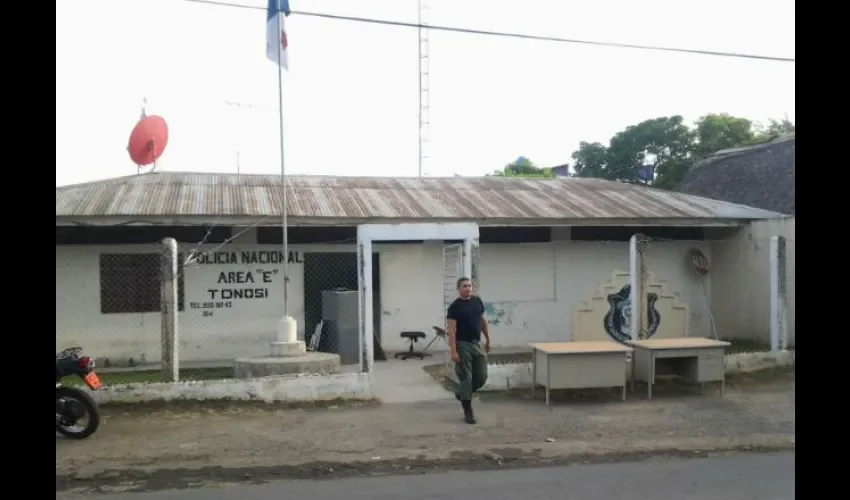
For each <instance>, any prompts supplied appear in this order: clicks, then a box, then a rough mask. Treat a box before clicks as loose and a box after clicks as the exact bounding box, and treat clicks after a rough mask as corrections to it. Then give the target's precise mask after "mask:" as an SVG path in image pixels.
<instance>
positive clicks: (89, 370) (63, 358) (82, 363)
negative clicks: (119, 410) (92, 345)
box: [56, 347, 103, 439]
mask: <svg viewBox="0 0 850 500" xmlns="http://www.w3.org/2000/svg"><path fill="white" fill-rule="evenodd" d="M82 352H83V349H82V348H81V347H69V348H68V349H65V350H64V351H62V352H60V353H59V354H57V355H56V432H58V433H60V434H62V435H63V436H66V437H68V438H71V439H85V438H87V437H89V436H91V435H92V434H94V432H95V431H96V430H97V428H98V427H99V426H100V410H98V407H97V402H95V400H94V398H92V397H91V395H90V394H88V393H87V392H85V391H83V390H82V389H78V388H76V387H71V386H67V385H63V384H62V379H63V378H65V377H69V376H72V375H73V376H77V377H80V378H81V379H82V380H83V382H84V383H85V384H86V385H87V386H88V387H89V389H91V390H93V391H96V390H98V389H100V388H101V387H102V386H103V384H101V382H100V378H99V377H98V376H97V373H95V371H94V360H93V359H91V358H90V357H88V356H80V353H82ZM86 416H88V419H87V420H88V422H87V423H86V424H85V425H84V426H82V427H79V426H77V423H78V422H79V421H80V420H81V419H82V418H83V417H86Z"/></svg>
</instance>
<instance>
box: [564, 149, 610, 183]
mask: <svg viewBox="0 0 850 500" xmlns="http://www.w3.org/2000/svg"><path fill="white" fill-rule="evenodd" d="M571 158H572V159H573V167H572V168H573V173H574V174H575V175H576V177H596V178H599V179H607V177H606V170H607V168H608V148H606V147H605V146H604V145H602V143H599V142H584V141H582V142H580V143H579V145H578V151H575V152H574V153H573V154H572V156H571Z"/></svg>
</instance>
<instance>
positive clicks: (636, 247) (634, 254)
mask: <svg viewBox="0 0 850 500" xmlns="http://www.w3.org/2000/svg"><path fill="white" fill-rule="evenodd" d="M645 250H646V237H645V236H644V235H642V234H635V235H632V237H631V238H630V239H629V284H630V285H631V287H630V288H631V290H630V293H629V302H630V304H631V308H632V321H631V323H632V325H631V335H632V340H641V339H644V338H646V331H647V326H648V325H647V321H648V318H647V317H646V263H645V262H644V252H645Z"/></svg>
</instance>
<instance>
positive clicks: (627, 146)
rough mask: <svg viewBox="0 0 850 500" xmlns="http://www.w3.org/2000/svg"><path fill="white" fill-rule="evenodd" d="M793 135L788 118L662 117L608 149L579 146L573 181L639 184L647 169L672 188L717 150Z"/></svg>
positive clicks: (634, 129) (635, 129)
mask: <svg viewBox="0 0 850 500" xmlns="http://www.w3.org/2000/svg"><path fill="white" fill-rule="evenodd" d="M794 131H795V126H794V124H793V123H792V122H791V121H790V120H788V119H787V118H784V119H782V120H770V122H769V123H768V124H767V126H761V125H755V124H753V122H751V121H750V120H747V119H745V118H739V117H735V116H730V115H728V114H725V113H721V114H708V115H705V116H702V117H700V118H699V119H698V120H697V121H696V123H694V126H693V127H688V126H687V125H686V124H685V123H684V121H683V119H682V117H681V116H678V115H676V116H663V117H659V118H653V119H650V120H645V121H642V122H640V123H638V124H636V125H631V126H629V127H626V129H625V130H622V131H620V132H618V133H616V134H615V135H614V136H613V137H611V139H610V141H609V143H608V146H605V145H604V144H602V143H599V142H593V143H588V142H581V143H579V148H578V150H576V151H575V152H573V154H572V156H571V158H572V160H573V164H572V171H573V175H575V176H576V177H592V178H598V179H607V180H617V181H623V182H642V181H638V180H637V175H636V174H637V171H638V169H640V168H642V167H651V168H653V169H654V171H655V180H654V181H653V182H652V185H653V186H654V187H657V188H661V189H673V188H675V187H676V186H677V185H678V184H679V182H681V180H682V178H683V177H684V176H685V174H686V173H687V172H688V170H690V168H691V167H692V166H693V165H694V163H696V162H697V161H699V160H701V159H703V158H706V157H708V156H710V155H712V154H713V153H715V152H717V151H719V150H721V149H727V148H732V147H737V146H744V145H748V144H754V143H758V142H764V141H768V140H772V139H775V138H776V137H778V136H780V135H783V134H787V133H790V132H794ZM506 172H507V167H506Z"/></svg>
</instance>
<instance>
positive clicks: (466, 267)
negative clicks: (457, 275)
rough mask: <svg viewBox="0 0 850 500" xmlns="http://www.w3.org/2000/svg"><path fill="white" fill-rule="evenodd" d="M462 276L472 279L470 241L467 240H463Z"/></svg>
mask: <svg viewBox="0 0 850 500" xmlns="http://www.w3.org/2000/svg"><path fill="white" fill-rule="evenodd" d="M463 276H466V277H467V278H469V279H472V240H471V239H469V238H467V239H465V240H463ZM475 285H478V283H475Z"/></svg>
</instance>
